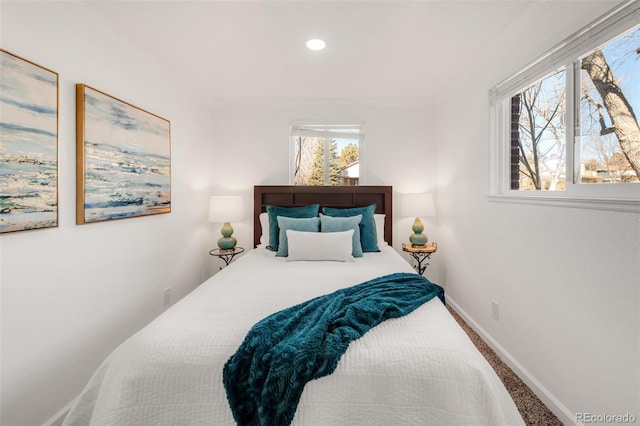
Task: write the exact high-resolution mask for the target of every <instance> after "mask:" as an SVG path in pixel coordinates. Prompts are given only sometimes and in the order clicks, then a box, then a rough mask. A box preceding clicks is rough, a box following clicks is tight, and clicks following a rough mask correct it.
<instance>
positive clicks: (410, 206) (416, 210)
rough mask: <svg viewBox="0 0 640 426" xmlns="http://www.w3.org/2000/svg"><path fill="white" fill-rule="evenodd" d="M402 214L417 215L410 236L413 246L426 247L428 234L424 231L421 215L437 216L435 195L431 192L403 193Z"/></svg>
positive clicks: (401, 201)
mask: <svg viewBox="0 0 640 426" xmlns="http://www.w3.org/2000/svg"><path fill="white" fill-rule="evenodd" d="M400 215H401V216H404V217H415V220H414V221H413V226H412V229H413V234H411V236H410V237H409V241H410V242H411V246H412V247H424V246H426V245H427V241H429V239H428V238H427V235H426V234H425V233H424V232H423V231H424V225H423V224H422V221H421V220H420V217H429V216H435V215H436V210H435V208H434V206H433V196H432V195H431V194H426V193H419V194H402V195H401V197H400Z"/></svg>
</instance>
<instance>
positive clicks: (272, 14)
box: [86, 0, 575, 98]
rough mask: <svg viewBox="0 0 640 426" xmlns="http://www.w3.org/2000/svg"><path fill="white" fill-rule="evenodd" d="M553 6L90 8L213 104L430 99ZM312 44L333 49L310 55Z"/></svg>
mask: <svg viewBox="0 0 640 426" xmlns="http://www.w3.org/2000/svg"><path fill="white" fill-rule="evenodd" d="M555 1H557V0H555ZM553 2H554V0H547V1H523V0H520V1H504V0H492V1H490V0H469V1H451V0H440V1H434V0H431V1H355V0H353V1H345V0H343V1H304V0H299V1H251V2H250V1H212V0H209V1H179V0H174V1H163V2H159V1H139V2H132V1H124V2H120V1H111V2H88V3H86V4H88V5H89V6H88V7H90V8H91V9H93V11H94V12H95V13H96V14H98V15H99V16H100V17H101V20H103V21H104V22H107V23H108V24H109V26H113V25H115V26H117V28H118V29H117V33H118V34H119V35H121V36H123V37H126V39H127V40H128V41H129V42H131V43H134V45H138V46H139V47H141V48H143V49H145V50H147V51H148V52H150V53H151V54H153V55H154V56H157V57H158V58H161V59H162V60H163V61H164V62H165V63H166V64H167V65H169V66H170V67H172V68H173V69H174V70H175V71H177V72H178V73H179V74H180V75H181V76H182V77H183V78H184V79H185V82H188V83H190V84H193V85H195V86H196V87H197V88H198V90H201V91H202V92H203V94H204V95H205V96H206V97H209V98H428V97H433V96H437V95H438V94H439V93H442V91H443V90H446V86H447V82H448V81H451V79H452V77H455V75H456V74H458V73H463V72H470V70H473V68H474V67H476V66H478V64H480V63H481V57H482V54H483V52H484V51H485V49H486V47H487V46H488V45H489V44H490V43H491V42H492V41H493V40H495V39H496V38H499V37H500V35H501V34H502V33H503V32H504V31H505V30H506V29H507V27H509V26H511V27H512V28H513V27H514V26H517V25H519V24H521V23H522V22H525V21H526V19H527V14H528V13H531V11H532V9H535V8H539V7H541V5H542V6H544V7H546V6H548V5H549V4H551V3H553ZM574 4H575V3H574ZM309 38H322V39H324V40H325V41H326V43H327V47H326V49H325V50H323V51H318V52H313V51H310V50H308V49H307V48H306V47H305V42H306V40H307V39H309Z"/></svg>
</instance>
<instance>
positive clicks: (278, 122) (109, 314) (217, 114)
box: [0, 2, 439, 426]
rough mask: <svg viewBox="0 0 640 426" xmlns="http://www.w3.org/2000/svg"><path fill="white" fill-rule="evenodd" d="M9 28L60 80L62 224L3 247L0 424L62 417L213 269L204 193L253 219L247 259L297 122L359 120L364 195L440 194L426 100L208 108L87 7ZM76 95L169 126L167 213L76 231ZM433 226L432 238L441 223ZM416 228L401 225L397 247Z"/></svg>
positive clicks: (433, 273)
mask: <svg viewBox="0 0 640 426" xmlns="http://www.w3.org/2000/svg"><path fill="white" fill-rule="evenodd" d="M0 24H1V27H2V30H1V31H2V32H1V33H0V35H1V37H2V48H4V49H6V50H9V51H11V52H12V53H15V54H18V55H20V56H23V57H26V58H28V59H30V60H32V61H34V62H36V63H38V64H40V65H42V66H45V67H48V68H50V69H52V70H54V71H57V72H58V73H59V76H60V131H59V168H60V175H59V180H60V181H59V186H60V188H59V189H60V194H59V196H60V199H59V206H60V226H59V227H58V228H55V229H46V230H38V231H30V232H22V233H15V234H4V235H2V236H1V237H0V248H1V250H0V279H1V283H0V285H1V292H2V293H1V296H2V300H1V310H2V311H1V315H2V325H1V327H2V329H1V332H2V360H1V369H0V370H1V391H2V395H1V396H2V407H1V412H2V414H1V416H2V417H1V419H0V423H1V424H3V425H7V426H26V425H40V424H42V423H43V422H45V421H46V420H47V419H49V418H51V417H52V416H54V414H55V413H57V412H58V411H59V410H61V409H62V408H63V407H64V406H65V405H66V404H67V403H68V402H70V401H71V400H72V399H73V398H74V397H75V396H76V395H77V394H78V393H79V392H80V391H81V390H82V387H83V386H84V384H85V383H86V381H87V380H88V378H89V375H90V374H91V373H92V371H93V370H94V369H95V368H96V367H97V366H98V364H99V363H100V362H101V361H102V360H103V359H104V357H105V356H106V355H107V354H108V353H109V352H110V351H111V350H112V349H113V348H114V347H115V346H116V345H117V344H119V343H120V342H121V341H123V340H124V339H126V338H127V337H128V336H130V335H131V334H132V333H134V332H135V331H136V330H138V329H139V328H140V327H142V326H143V325H144V324H146V323H147V322H149V321H150V320H151V319H152V318H154V317H155V316H156V315H157V314H158V313H160V312H161V311H162V310H163V308H164V307H163V303H162V299H163V298H162V293H163V290H164V289H165V288H166V287H172V294H173V299H174V300H177V299H179V298H181V297H182V296H184V295H185V294H186V293H188V292H189V291H190V290H191V289H193V288H194V287H195V286H196V285H197V284H199V283H200V282H202V281H204V280H205V279H206V278H207V277H209V276H210V275H211V273H212V272H214V271H215V270H216V269H217V268H218V266H219V262H216V261H215V260H214V259H212V258H210V256H208V254H207V252H208V250H209V249H210V248H212V244H213V241H214V239H215V238H217V237H216V236H215V234H216V233H217V232H218V230H217V229H214V228H215V227H216V226H217V225H211V224H208V223H207V222H206V208H207V201H208V196H209V195H211V194H214V193H234V194H244V195H246V196H247V200H248V202H247V218H246V220H245V221H244V222H242V223H237V224H235V223H234V229H235V235H236V236H237V237H238V239H239V244H240V245H242V246H244V247H251V244H252V238H253V233H252V232H253V231H252V228H251V226H252V221H251V218H250V212H251V204H252V187H253V185H255V184H287V183H288V167H289V164H288V131H289V121H290V120H292V119H303V118H311V119H332V118H339V119H345V118H346V119H348V118H356V119H362V120H364V121H365V123H366V124H365V126H366V130H365V131H366V138H365V146H366V153H365V156H366V160H365V161H366V162H367V165H368V169H369V170H372V172H371V173H369V174H368V175H367V177H366V179H367V183H369V184H392V185H394V189H395V190H396V191H397V192H419V191H427V190H428V191H431V190H434V188H435V181H436V176H435V172H436V156H435V144H436V140H435V139H434V138H433V137H432V132H433V123H432V122H431V118H430V117H431V116H432V111H431V110H430V108H429V107H428V106H427V105H425V102H424V101H397V100H385V101H368V100H339V99H338V100H335V99H334V100H303V101H299V100H271V101H267V100H257V101H251V100H248V101H237V102H224V103H220V104H216V105H212V104H207V105H205V104H203V103H202V102H201V101H200V100H199V99H198V98H197V96H195V95H193V94H190V93H188V92H186V91H185V85H184V84H183V81H182V80H180V79H178V78H176V77H175V76H174V75H173V74H172V73H171V72H170V71H169V70H168V69H167V68H165V67H164V66H163V65H162V63H161V62H160V61H158V60H157V59H154V58H150V57H147V56H146V55H145V53H144V51H143V50H141V49H137V48H136V46H135V42H134V41H130V40H129V41H126V40H121V39H119V38H118V34H117V32H114V31H110V30H109V28H107V27H102V25H106V24H104V23H102V24H101V23H100V20H99V19H98V17H96V16H92V15H91V13H90V12H89V11H88V9H85V8H84V7H83V6H82V4H81V3H76V2H62V3H50V2H22V3H20V2H10V3H6V2H3V3H2V16H1V21H0ZM132 42H133V44H131V43H132ZM76 83H85V84H88V85H90V86H92V87H95V88H96V89H99V90H103V91H105V92H107V93H109V94H111V95H113V96H115V97H118V98H120V99H123V100H126V101H127V102H130V103H132V104H134V105H136V106H139V107H141V108H144V109H147V110H149V111H151V112H154V113H156V114H158V115H160V116H162V117H165V118H167V119H169V120H170V121H171V131H172V212H171V213H170V214H168V215H159V216H154V217H144V218H134V219H126V220H118V221H111V222H104V223H97V224H89V225H82V226H77V225H75V222H74V220H75V127H74V126H75V104H74V100H75V97H74V94H75V84H76ZM424 222H425V226H426V227H427V230H426V231H427V232H428V233H429V235H430V236H431V237H432V238H435V239H436V240H437V229H436V226H437V218H432V219H431V218H430V219H425V221H424ZM410 223H411V220H410V219H402V220H399V222H398V223H397V227H396V230H395V232H396V234H395V235H396V237H395V244H396V245H397V246H398V247H399V246H400V242H401V241H406V238H407V237H408V234H409V232H410ZM429 231H431V232H429ZM431 263H432V266H431V267H430V269H429V271H428V273H427V275H428V276H429V277H430V278H431V279H432V280H434V281H435V282H439V277H438V264H439V259H438V258H437V257H435V258H434V260H433V261H432V262H431Z"/></svg>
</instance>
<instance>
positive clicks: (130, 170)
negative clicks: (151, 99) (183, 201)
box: [76, 84, 171, 224]
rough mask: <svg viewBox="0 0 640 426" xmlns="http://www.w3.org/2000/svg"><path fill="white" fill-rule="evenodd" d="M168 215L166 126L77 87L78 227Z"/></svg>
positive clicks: (121, 103)
mask: <svg viewBox="0 0 640 426" xmlns="http://www.w3.org/2000/svg"><path fill="white" fill-rule="evenodd" d="M169 212H171V130H170V123H169V121H168V120H165V119H164V118H162V117H159V116H157V115H155V114H152V113H150V112H147V111H145V110H142V109H140V108H137V107H135V106H133V105H131V104H129V103H127V102H124V101H121V100H119V99H116V98H114V97H112V96H109V95H107V94H106V93H103V92H101V91H99V90H96V89H93V88H91V87H89V86H86V85H84V84H77V85H76V223H77V224H84V223H91V222H100V221H105V220H112V219H123V218H130V217H137V216H146V215H152V214H160V213H169Z"/></svg>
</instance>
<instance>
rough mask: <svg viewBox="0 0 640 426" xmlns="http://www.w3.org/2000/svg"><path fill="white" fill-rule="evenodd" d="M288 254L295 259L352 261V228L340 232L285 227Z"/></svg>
mask: <svg viewBox="0 0 640 426" xmlns="http://www.w3.org/2000/svg"><path fill="white" fill-rule="evenodd" d="M286 232H287V239H288V240H289V256H287V258H286V259H287V262H292V261H296V260H332V261H338V262H353V256H352V254H351V252H352V250H353V242H352V239H353V229H349V230H348V231H341V232H304V231H294V230H292V229H287V231H286Z"/></svg>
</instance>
